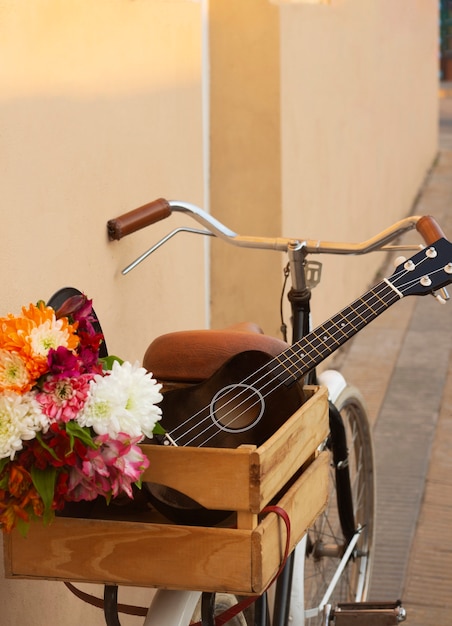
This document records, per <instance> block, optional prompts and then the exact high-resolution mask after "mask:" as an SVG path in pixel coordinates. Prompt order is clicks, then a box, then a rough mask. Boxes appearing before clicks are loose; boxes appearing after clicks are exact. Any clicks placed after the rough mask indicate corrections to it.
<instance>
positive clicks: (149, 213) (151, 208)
mask: <svg viewBox="0 0 452 626" xmlns="http://www.w3.org/2000/svg"><path fill="white" fill-rule="evenodd" d="M173 212H181V213H185V214H188V215H190V217H192V218H194V219H195V220H196V221H197V222H199V223H200V224H202V225H203V226H204V227H206V228H207V229H208V230H206V231H192V232H197V233H201V234H206V235H215V236H217V237H219V238H220V239H223V240H224V241H227V242H228V243H232V244H234V245H237V246H241V247H248V248H260V249H267V250H271V249H273V250H281V251H286V250H287V249H288V248H289V247H293V246H298V247H301V248H303V249H304V250H305V252H306V253H329V254H366V253H368V252H372V251H373V250H384V249H388V248H387V246H386V244H387V243H389V242H391V241H393V240H394V239H396V238H397V237H398V236H400V235H401V234H403V233H404V232H406V231H408V230H411V229H413V228H416V229H417V231H418V232H419V234H420V235H421V237H422V238H423V239H424V241H425V243H426V244H427V245H431V244H432V243H434V242H435V241H437V240H438V239H440V238H442V237H444V236H445V235H444V233H443V231H442V230H441V228H440V226H439V225H438V223H437V222H436V220H435V219H434V218H433V217H432V216H428V215H426V216H422V217H420V216H416V215H414V216H410V217H406V218H405V219H403V220H400V221H398V222H396V223H395V224H393V225H392V226H390V227H389V228H386V229H385V230H383V231H381V232H380V233H378V234H377V235H375V236H374V237H372V238H371V239H368V240H366V241H363V242H360V243H349V242H328V241H319V240H309V239H308V240H298V239H294V238H291V239H290V238H284V237H278V238H270V237H254V236H243V235H238V234H237V233H235V232H234V231H232V230H230V229H229V228H227V227H226V226H225V225H224V224H222V223H221V222H220V221H218V220H217V219H215V218H214V217H212V216H211V215H210V214H208V213H206V212H205V211H203V210H202V209H201V208H199V207H198V206H196V205H194V204H190V203H188V202H177V201H168V200H165V199H164V198H159V199H157V200H154V201H152V202H148V203H147V204H144V205H143V206H141V207H139V208H137V209H134V210H132V211H129V212H128V213H125V214H123V215H120V216H119V217H117V218H115V219H111V220H109V221H108V223H107V229H108V236H109V239H110V240H119V239H121V238H122V237H125V236H126V235H130V234H132V233H134V232H136V231H138V230H141V229H142V228H145V227H146V226H149V225H151V224H154V223H156V222H158V221H160V220H163V219H165V218H167V217H169V216H170V215H171V214H172V213H173ZM177 230H180V229H177ZM182 230H184V229H182ZM187 230H190V229H187ZM174 232H176V231H174ZM166 240H167V238H165V241H166ZM157 247H158V246H157ZM391 248H392V249H393V248H394V246H391ZM153 249H155V247H154V248H153ZM404 249H405V250H406V249H408V248H407V247H406V246H404Z"/></svg>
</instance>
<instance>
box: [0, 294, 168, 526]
mask: <svg viewBox="0 0 452 626" xmlns="http://www.w3.org/2000/svg"><path fill="white" fill-rule="evenodd" d="M95 321H96V318H95V314H94V311H93V309H92V302H91V300H88V299H87V298H86V296H84V295H82V294H80V295H75V296H72V297H70V298H69V299H68V300H66V301H65V302H64V303H63V304H62V305H61V306H60V307H59V308H58V309H57V310H55V309H54V308H52V307H50V306H46V305H45V304H44V302H39V303H38V304H37V305H34V304H30V305H29V306H28V308H26V307H23V308H22V314H21V315H19V316H14V315H11V314H9V315H7V316H6V317H3V318H0V525H1V527H2V530H3V532H10V531H11V530H12V529H13V528H15V527H17V528H18V530H19V531H20V532H22V533H23V534H25V533H26V531H27V528H28V525H29V523H30V522H31V521H32V520H35V519H39V518H41V519H43V521H44V522H45V523H48V522H50V521H51V520H52V519H53V517H54V515H55V511H60V510H62V509H63V508H64V505H65V503H66V502H79V501H82V500H87V501H90V500H94V499H96V498H97V497H98V496H103V497H105V499H106V500H107V502H109V501H110V499H111V498H116V497H118V496H120V495H123V494H127V495H128V496H129V497H133V491H132V490H133V485H137V486H138V487H139V486H140V485H141V483H140V480H141V475H142V473H143V471H144V470H145V469H146V468H147V467H148V465H149V461H148V459H147V457H146V456H145V455H144V454H143V453H142V451H141V449H140V447H139V446H138V445H137V444H138V443H139V442H140V441H142V440H143V439H144V437H148V438H151V437H152V435H153V432H154V431H155V429H158V424H157V421H158V420H159V419H160V417H161V410H160V408H159V407H158V406H156V405H157V403H158V402H160V400H161V398H162V396H161V394H160V387H161V386H160V385H159V384H158V383H157V382H156V380H155V379H154V378H152V375H151V374H149V373H147V372H146V370H145V369H144V368H142V367H140V365H139V364H138V363H136V364H131V363H129V362H122V361H120V360H119V359H117V358H116V357H105V358H100V357H99V350H100V347H101V345H102V343H103V340H104V338H103V334H102V333H101V332H98V328H97V327H96V325H95Z"/></svg>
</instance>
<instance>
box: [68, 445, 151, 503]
mask: <svg viewBox="0 0 452 626" xmlns="http://www.w3.org/2000/svg"><path fill="white" fill-rule="evenodd" d="M140 439H141V437H130V436H129V435H127V434H125V433H118V435H117V438H116V439H110V437H109V435H100V436H98V437H96V438H95V440H94V442H95V443H96V444H98V445H99V447H98V448H97V449H92V448H90V449H89V450H88V451H87V453H86V456H85V458H84V459H83V461H82V462H81V463H80V464H79V465H78V466H77V467H75V468H73V469H72V470H71V473H70V476H69V485H68V499H70V500H75V501H77V502H78V501H80V500H93V499H94V498H96V497H97V496H98V495H101V496H105V498H107V499H109V498H110V497H114V498H116V497H117V496H119V495H120V494H121V493H126V494H127V495H128V496H129V497H130V498H132V497H133V491H132V485H133V484H134V483H137V482H138V481H139V480H140V477H141V474H142V473H143V471H144V470H145V469H146V468H147V467H148V466H149V460H148V458H147V457H146V456H145V455H144V454H143V453H142V452H141V450H140V448H139V447H138V445H137V443H138V442H139V441H140Z"/></svg>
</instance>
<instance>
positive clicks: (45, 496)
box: [31, 466, 57, 523]
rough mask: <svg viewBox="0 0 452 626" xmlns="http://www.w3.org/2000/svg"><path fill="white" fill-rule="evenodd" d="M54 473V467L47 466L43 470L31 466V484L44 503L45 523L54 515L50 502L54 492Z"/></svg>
mask: <svg viewBox="0 0 452 626" xmlns="http://www.w3.org/2000/svg"><path fill="white" fill-rule="evenodd" d="M56 474H57V471H56V468H55V467H47V468H46V469H45V470H41V469H38V468H37V467H34V466H33V467H32V468H31V479H32V481H33V485H34V486H35V488H36V491H37V492H38V493H39V495H40V496H41V499H42V501H43V503H44V516H43V518H44V522H46V523H47V522H49V521H50V520H51V519H52V517H53V515H54V513H53V511H52V502H53V496H54V493H55V483H56Z"/></svg>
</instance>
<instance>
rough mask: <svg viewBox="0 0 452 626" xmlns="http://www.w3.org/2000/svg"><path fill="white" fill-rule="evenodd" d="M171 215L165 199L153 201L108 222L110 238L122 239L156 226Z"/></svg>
mask: <svg viewBox="0 0 452 626" xmlns="http://www.w3.org/2000/svg"><path fill="white" fill-rule="evenodd" d="M170 215H171V206H170V203H169V202H168V200H165V198H159V199H158V200H153V201H152V202H148V203H147V204H143V206H140V207H138V209H133V211H129V212H128V213H124V215H120V216H119V217H115V218H114V219H111V220H109V221H108V222H107V230H108V238H109V239H110V240H113V239H121V238H122V237H125V236H126V235H130V234H131V233H134V232H135V231H137V230H140V229H141V228H145V227H146V226H149V225H150V224H155V222H159V221H160V220H163V219H165V218H166V217H169V216H170Z"/></svg>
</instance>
